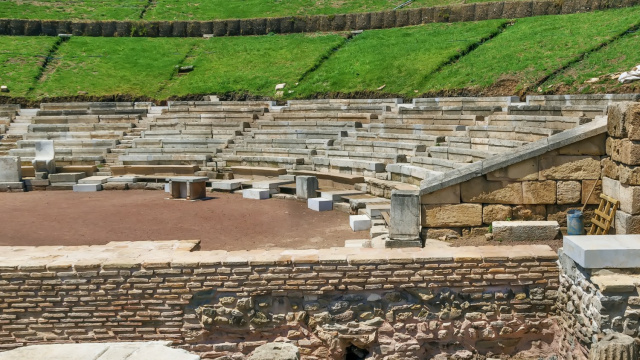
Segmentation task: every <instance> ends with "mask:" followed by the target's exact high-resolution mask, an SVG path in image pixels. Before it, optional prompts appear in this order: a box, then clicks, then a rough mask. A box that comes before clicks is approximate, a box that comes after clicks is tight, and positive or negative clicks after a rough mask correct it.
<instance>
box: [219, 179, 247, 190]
mask: <svg viewBox="0 0 640 360" xmlns="http://www.w3.org/2000/svg"><path fill="white" fill-rule="evenodd" d="M246 181H247V180H246V179H232V180H220V181H212V182H211V189H212V190H223V191H233V190H237V189H240V188H241V187H242V183H243V182H246Z"/></svg>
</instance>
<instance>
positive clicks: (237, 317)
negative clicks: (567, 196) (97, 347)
mask: <svg viewBox="0 0 640 360" xmlns="http://www.w3.org/2000/svg"><path fill="white" fill-rule="evenodd" d="M194 246H197V242H171V241H160V242H118V243H110V244H108V245H104V246H90V247H89V246H86V247H53V246H51V247H1V248H0V250H1V251H0V277H1V279H0V294H1V295H0V296H2V301H1V302H0V327H1V329H0V349H9V348H13V347H17V346H22V345H27V344H35V343H52V342H68V341H74V342H91V341H123V340H127V341H131V340H171V341H173V343H174V344H175V345H178V346H181V347H183V348H186V349H188V350H191V351H195V352H197V353H200V354H201V355H202V356H203V357H204V358H219V357H222V356H226V355H230V356H231V355H233V356H234V357H233V358H234V359H242V358H243V356H245V355H247V354H249V353H250V352H251V351H252V350H253V349H254V348H255V347H257V346H259V345H261V344H264V343H265V342H271V341H276V340H277V341H287V342H291V343H293V344H295V345H297V346H298V347H299V348H300V351H301V354H302V355H303V358H304V359H329V358H334V359H338V358H344V356H345V351H346V350H345V349H346V348H347V347H348V346H351V345H353V346H356V347H359V348H361V349H365V350H366V351H369V352H370V353H371V354H373V355H374V357H373V358H374V359H381V358H383V357H387V356H390V357H389V358H402V359H417V358H425V357H427V356H433V355H434V354H437V353H441V352H443V353H454V352H456V351H463V350H467V351H470V350H473V351H475V350H477V351H478V352H480V353H483V354H486V353H487V352H493V353H506V354H513V353H516V352H518V351H520V350H523V349H540V348H543V349H546V348H547V347H548V346H550V344H551V343H552V342H553V340H554V335H555V334H557V333H558V331H557V326H556V323H555V319H554V317H553V316H552V315H553V314H554V311H555V303H556V297H557V290H558V285H559V284H558V277H559V272H558V267H557V265H556V259H557V256H556V254H555V253H554V252H553V251H551V249H550V248H548V247H546V246H515V247H480V248H473V247H466V248H447V249H409V251H407V250H400V249H397V250H391V249H381V250H378V249H345V248H336V249H327V250H287V251H257V250H256V251H245V252H225V251H208V252H200V251H191V250H192V249H193V248H194Z"/></svg>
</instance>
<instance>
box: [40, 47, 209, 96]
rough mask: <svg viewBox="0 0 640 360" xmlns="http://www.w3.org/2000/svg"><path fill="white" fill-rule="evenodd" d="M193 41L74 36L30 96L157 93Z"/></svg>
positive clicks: (60, 51)
mask: <svg viewBox="0 0 640 360" xmlns="http://www.w3.org/2000/svg"><path fill="white" fill-rule="evenodd" d="M196 41H202V40H195V39H177V38H88V37H73V38H71V40H69V41H67V42H65V43H63V44H62V45H61V46H60V48H59V50H58V52H57V54H56V60H55V61H54V62H52V63H51V65H50V66H49V67H48V69H47V71H46V72H45V75H44V76H43V78H42V79H41V81H40V83H39V84H38V85H37V90H36V92H35V94H34V95H36V96H38V97H45V96H75V95H77V94H78V91H86V92H87V93H88V95H96V96H100V95H114V94H132V95H142V96H155V94H156V93H157V92H158V91H159V90H160V89H161V87H162V86H163V84H164V83H165V82H166V81H168V80H169V79H170V78H171V76H172V74H173V72H174V66H175V65H177V64H179V63H180V62H181V61H182V59H184V57H185V56H186V55H187V54H188V52H189V50H190V49H191V47H192V45H193V44H194V43H195V42H196Z"/></svg>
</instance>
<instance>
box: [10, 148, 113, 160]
mask: <svg viewBox="0 0 640 360" xmlns="http://www.w3.org/2000/svg"><path fill="white" fill-rule="evenodd" d="M54 149H55V152H56V155H55V158H56V159H59V158H62V157H63V156H102V157H104V156H107V154H108V153H109V152H110V151H109V149H107V148H55V146H54ZM9 154H10V155H11V156H21V157H24V158H33V157H35V154H36V149H35V147H33V148H24V149H11V150H9Z"/></svg>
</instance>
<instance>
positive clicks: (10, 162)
mask: <svg viewBox="0 0 640 360" xmlns="http://www.w3.org/2000/svg"><path fill="white" fill-rule="evenodd" d="M20 181H22V166H21V164H20V157H19V156H2V157H0V182H20Z"/></svg>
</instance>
